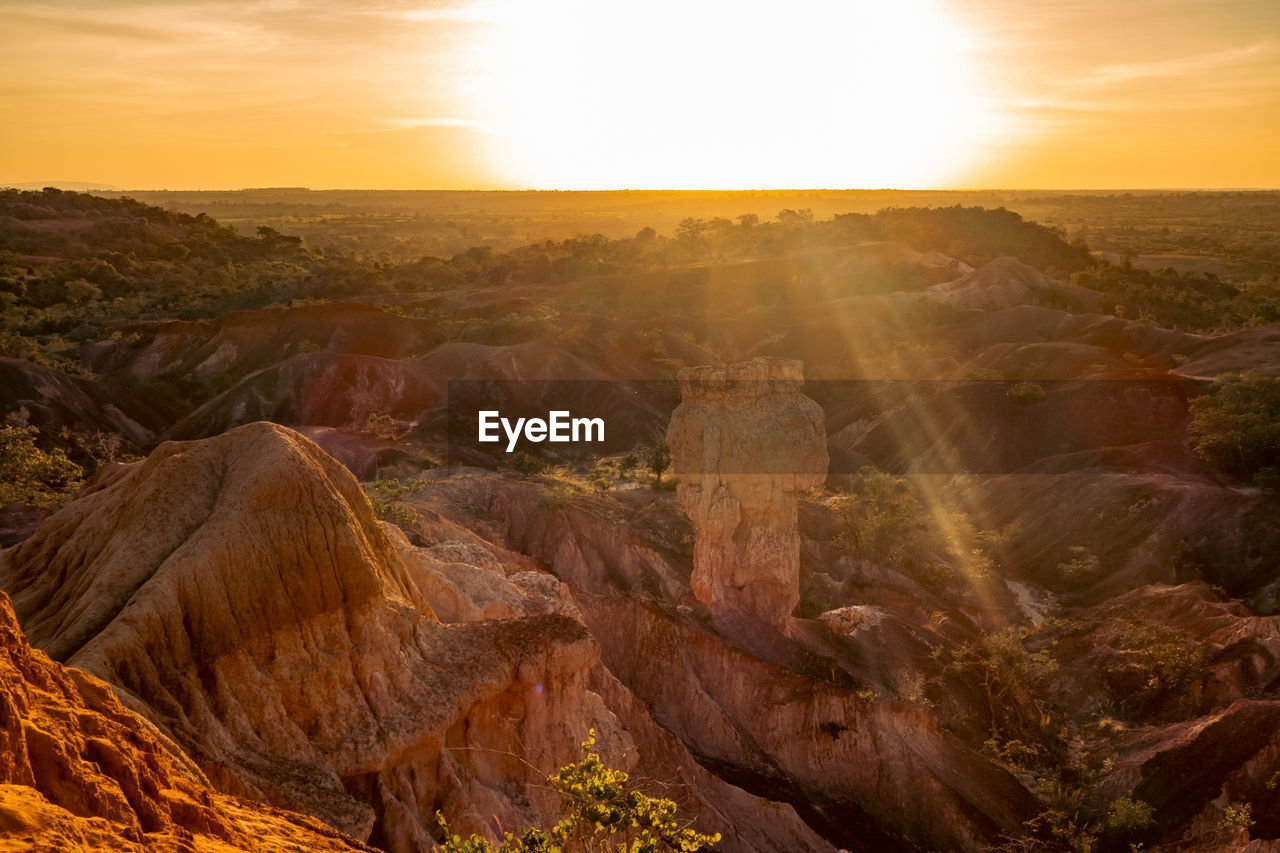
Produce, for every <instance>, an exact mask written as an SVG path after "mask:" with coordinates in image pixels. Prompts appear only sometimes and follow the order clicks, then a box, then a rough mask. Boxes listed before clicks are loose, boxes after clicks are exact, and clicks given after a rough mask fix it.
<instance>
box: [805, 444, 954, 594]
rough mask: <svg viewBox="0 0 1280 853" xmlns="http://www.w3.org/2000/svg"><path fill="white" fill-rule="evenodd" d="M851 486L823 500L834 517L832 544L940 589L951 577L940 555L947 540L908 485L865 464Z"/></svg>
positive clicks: (945, 546) (933, 588)
mask: <svg viewBox="0 0 1280 853" xmlns="http://www.w3.org/2000/svg"><path fill="white" fill-rule="evenodd" d="M852 489H853V490H852V492H851V493H850V494H845V495H837V496H836V497H834V498H832V499H830V500H829V501H828V502H827V505H828V506H829V507H831V509H832V510H834V512H835V518H836V533H835V536H834V537H833V540H832V541H833V544H835V545H836V546H837V547H839V548H843V549H845V550H846V551H848V552H849V553H850V554H851V555H852V556H855V557H858V558H860V559H864V560H871V561H873V562H876V563H880V564H882V565H887V566H892V567H894V568H897V569H900V570H903V571H905V572H907V573H908V574H909V575H911V576H912V577H913V578H915V579H916V580H917V581H918V582H920V583H921V584H922V585H924V586H925V587H926V588H928V589H931V590H933V591H934V592H940V591H941V590H942V588H943V587H944V586H945V585H946V582H947V580H948V579H949V577H950V576H951V572H950V569H949V568H948V566H947V565H946V564H945V563H943V562H942V561H941V559H940V558H941V557H942V556H943V555H944V554H945V553H946V550H947V543H946V541H945V538H944V537H943V536H942V534H941V532H940V531H939V530H938V527H937V525H936V524H934V523H933V521H934V519H933V518H932V516H931V515H930V513H929V511H928V510H926V508H925V506H924V503H923V502H922V501H921V499H920V495H919V494H918V493H917V492H916V490H915V489H914V488H912V486H911V484H910V483H909V482H907V481H906V480H905V479H903V478H902V477H895V476H893V475H892V474H888V473H885V472H884V471H880V470H878V469H876V468H872V467H871V466H866V467H863V468H862V469H861V470H859V471H858V474H857V476H856V477H855V478H854V480H853V483H852Z"/></svg>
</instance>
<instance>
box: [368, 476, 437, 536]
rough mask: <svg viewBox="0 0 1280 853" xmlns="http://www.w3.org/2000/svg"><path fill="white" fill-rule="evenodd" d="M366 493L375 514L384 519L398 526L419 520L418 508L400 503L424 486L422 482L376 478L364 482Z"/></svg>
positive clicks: (404, 525)
mask: <svg viewBox="0 0 1280 853" xmlns="http://www.w3.org/2000/svg"><path fill="white" fill-rule="evenodd" d="M363 485H364V493H365V495H366V496H368V498H369V503H371V504H372V505H373V514H374V515H376V516H377V517H378V518H379V519H381V520H382V521H388V522H390V523H392V524H394V525H396V526H397V527H406V526H408V525H410V524H414V523H416V522H417V521H418V513H417V511H416V510H413V509H410V508H409V507H407V506H405V505H403V504H401V503H400V501H402V500H404V499H405V498H406V497H408V496H409V495H411V494H414V493H415V492H417V491H419V490H420V489H421V488H422V484H421V483H406V482H404V481H402V480H374V481H373V482H370V483H364V484H363Z"/></svg>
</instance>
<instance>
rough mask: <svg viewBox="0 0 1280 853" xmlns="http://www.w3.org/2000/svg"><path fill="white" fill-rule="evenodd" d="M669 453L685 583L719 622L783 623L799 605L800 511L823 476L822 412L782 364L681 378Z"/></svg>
mask: <svg viewBox="0 0 1280 853" xmlns="http://www.w3.org/2000/svg"><path fill="white" fill-rule="evenodd" d="M679 379H680V392H681V400H682V402H681V403H680V406H679V407H678V408H677V409H676V410H675V412H674V413H673V414H672V416H671V423H670V425H669V426H668V428H667V444H668V445H669V446H670V448H671V459H672V468H673V470H674V471H675V475H676V477H677V478H678V479H679V486H678V487H677V495H678V496H679V498H680V503H681V504H683V505H684V508H685V511H686V512H688V513H689V516H690V518H691V519H692V520H693V523H694V525H695V526H696V527H697V529H698V535H697V540H696V542H695V544H694V552H693V562H694V568H693V576H692V578H691V579H690V583H691V585H692V587H693V593H694V595H696V596H697V597H698V600H700V601H702V602H703V603H705V604H706V605H707V606H708V607H710V608H711V610H712V611H713V612H714V613H716V614H717V615H747V616H751V617H754V618H756V619H759V620H762V621H764V622H768V623H770V624H782V623H785V622H786V620H787V618H788V617H789V616H790V615H791V612H792V611H793V610H794V609H795V607H796V605H797V604H798V603H799V602H800V585H799V577H800V536H799V532H798V529H797V522H796V501H797V497H798V495H799V493H800V492H801V491H804V490H805V489H811V488H815V487H818V486H821V485H822V484H823V482H824V481H825V480H826V476H827V463H828V458H827V440H826V430H825V428H824V427H823V413H822V408H821V407H820V406H819V405H818V404H817V403H815V402H814V401H813V400H811V399H809V398H808V397H806V396H804V394H803V393H802V390H801V389H802V388H803V386H804V373H803V365H802V364H801V362H799V361H794V360H791V359H781V358H757V359H753V360H751V361H747V362H741V363H738V364H730V365H722V366H715V367H691V368H685V369H684V370H681V371H680V374H679Z"/></svg>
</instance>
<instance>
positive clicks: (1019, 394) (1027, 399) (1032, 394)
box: [1004, 382, 1044, 406]
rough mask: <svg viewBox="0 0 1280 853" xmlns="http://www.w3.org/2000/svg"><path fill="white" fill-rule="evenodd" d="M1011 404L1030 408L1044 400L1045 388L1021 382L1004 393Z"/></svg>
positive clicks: (1032, 383)
mask: <svg viewBox="0 0 1280 853" xmlns="http://www.w3.org/2000/svg"><path fill="white" fill-rule="evenodd" d="M1004 395H1005V397H1007V398H1008V399H1009V401H1010V402H1012V403H1016V404H1018V405H1019V406H1029V405H1031V404H1032V403H1039V402H1040V401H1041V400H1043V399H1044V387H1043V386H1041V385H1037V384H1036V383H1034V382H1019V383H1017V384H1015V385H1010V386H1009V388H1008V389H1006V390H1005V392H1004Z"/></svg>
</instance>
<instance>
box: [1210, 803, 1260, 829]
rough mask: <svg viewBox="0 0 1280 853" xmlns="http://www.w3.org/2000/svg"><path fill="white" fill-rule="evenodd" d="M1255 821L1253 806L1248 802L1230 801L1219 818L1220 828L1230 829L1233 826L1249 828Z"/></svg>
mask: <svg viewBox="0 0 1280 853" xmlns="http://www.w3.org/2000/svg"><path fill="white" fill-rule="evenodd" d="M1253 823H1254V821H1253V806H1251V805H1249V804H1248V803H1239V804H1237V803H1228V804H1227V807H1226V808H1224V809H1223V810H1222V817H1220V818H1218V829H1229V828H1231V827H1233V826H1242V827H1244V828H1245V829H1248V828H1249V827H1251V826H1253Z"/></svg>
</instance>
